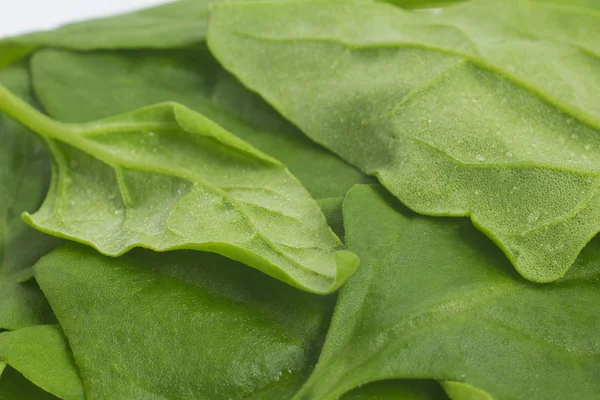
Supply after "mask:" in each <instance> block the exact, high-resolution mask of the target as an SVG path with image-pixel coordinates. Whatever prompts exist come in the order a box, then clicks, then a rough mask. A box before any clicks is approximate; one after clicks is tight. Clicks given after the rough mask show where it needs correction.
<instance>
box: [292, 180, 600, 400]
mask: <svg viewBox="0 0 600 400" xmlns="http://www.w3.org/2000/svg"><path fill="white" fill-rule="evenodd" d="M344 222H345V224H346V240H347V244H348V247H349V248H350V249H351V250H353V251H355V252H356V253H357V254H358V255H359V257H360V258H361V260H362V261H361V267H360V268H359V270H358V271H357V273H356V274H355V276H354V277H353V278H352V279H351V280H350V281H349V282H348V283H347V285H345V286H344V287H343V289H342V290H341V292H340V295H339V298H338V303H337V306H336V310H335V314H334V318H333V321H332V323H331V327H330V329H329V332H328V334H327V340H326V342H325V345H324V348H323V352H322V353H321V356H320V359H319V362H318V364H317V366H316V368H315V370H314V372H313V374H312V376H311V378H310V379H309V380H308V381H307V383H306V385H305V386H304V387H303V389H302V390H301V391H300V392H299V394H298V395H297V396H296V397H295V398H296V399H298V400H299V399H319V400H327V399H336V398H338V396H340V395H341V394H343V393H345V392H347V391H349V390H351V389H352V388H354V387H356V386H358V385H361V384H364V383H367V382H372V381H377V380H382V379H393V378H403V379H415V378H418V379H437V380H442V381H448V380H449V381H455V382H453V383H448V384H445V385H446V387H447V388H448V391H449V393H450V394H451V396H452V398H453V399H455V400H463V399H484V398H486V397H484V396H483V395H485V394H486V393H487V394H489V397H490V398H493V399H528V400H538V399H539V400H547V399H581V400H585V399H589V400H592V399H596V398H597V397H598V393H600V381H599V380H598V376H600V341H599V340H598V332H599V331H600V308H599V307H598V304H600V291H598V284H599V283H600V241H597V240H596V241H594V242H592V243H591V244H590V245H589V246H588V247H587V248H586V249H584V251H583V252H582V254H581V256H580V257H579V259H578V260H577V265H576V266H575V267H574V268H573V269H572V270H571V271H570V273H569V274H568V275H567V276H566V277H564V278H563V279H561V280H560V281H558V282H556V283H553V284H551V285H544V286H542V285H539V284H535V283H532V282H529V281H525V280H524V279H522V278H520V277H519V276H518V275H516V273H515V272H514V270H513V269H512V268H511V266H510V264H509V263H508V262H507V261H506V260H505V259H504V258H503V257H502V255H501V254H500V252H499V251H498V250H497V249H496V248H495V246H494V245H493V243H491V242H490V241H489V240H487V239H486V238H485V237H483V235H481V234H480V233H479V232H478V231H477V230H475V229H474V228H473V227H472V226H471V225H470V224H469V223H468V222H467V221H465V220H457V219H443V218H430V217H424V216H419V215H416V214H413V213H412V212H410V211H408V210H406V209H404V208H403V207H401V206H400V205H399V204H398V202H397V200H395V199H394V198H392V197H391V195H389V194H388V193H387V192H385V191H384V190H383V189H382V188H380V187H374V186H364V185H363V186H356V187H355V188H353V189H351V190H350V192H349V194H348V196H347V198H346V200H345V202H344ZM456 382H458V383H456Z"/></svg>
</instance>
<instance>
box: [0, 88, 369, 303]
mask: <svg viewBox="0 0 600 400" xmlns="http://www.w3.org/2000/svg"><path fill="white" fill-rule="evenodd" d="M0 110H3V111H5V112H6V113H7V114H8V115H10V116H12V117H14V118H15V119H17V120H19V121H20V122H22V123H24V124H26V125H28V126H29V127H30V128H31V129H32V130H33V131H35V132H37V133H39V134H40V135H42V136H43V137H44V138H46V139H47V141H48V146H49V148H50V151H51V153H52V156H53V158H54V160H55V162H56V165H57V166H56V171H55V173H54V174H53V181H52V184H51V187H50V190H49V194H48V196H47V198H46V200H45V201H44V204H43V205H42V207H41V208H40V210H38V211H37V212H36V213H35V214H33V215H31V214H28V213H26V214H24V218H25V221H26V222H27V223H28V224H30V225H31V226H34V227H36V228H37V229H39V230H41V231H43V232H45V233H49V234H52V235H56V236H59V237H64V238H68V239H72V240H75V241H79V242H82V243H86V244H89V245H91V246H93V247H95V248H96V249H98V250H99V251H100V252H102V253H104V254H108V255H112V256H118V255H121V254H123V253H125V252H127V251H128V250H130V249H131V248H133V247H145V248H150V249H153V250H157V251H166V250H174V249H182V248H188V249H196V250H207V251H213V252H216V253H220V254H223V255H226V256H228V257H230V258H233V259H236V260H241V261H244V262H245V263H247V264H248V265H250V266H252V267H254V268H257V269H259V270H261V271H263V272H265V273H267V274H268V275H271V276H273V277H275V278H277V279H280V280H282V281H284V282H287V283H289V284H291V285H294V286H296V287H298V288H301V289H303V290H307V291H313V292H317V293H327V292H331V291H334V290H336V289H337V288H338V287H339V286H340V285H341V284H342V283H343V282H344V281H345V280H346V279H347V278H348V277H349V276H350V275H351V274H352V273H353V272H354V270H355V269H356V266H357V264H358V259H357V258H356V256H355V255H354V254H352V253H350V252H348V251H346V250H343V248H342V245H341V242H340V241H339V239H338V238H337V237H336V236H335V235H334V234H333V232H332V231H331V229H330V228H329V227H328V226H327V223H326V221H325V218H324V217H323V214H322V213H321V211H320V210H319V208H318V206H317V204H316V202H315V201H314V200H313V199H312V198H311V197H310V195H309V194H308V192H306V190H305V189H304V188H303V187H302V185H301V184H300V183H299V182H298V181H297V180H296V178H295V177H294V176H293V175H291V174H290V173H289V172H288V171H287V169H286V168H285V166H283V165H282V164H281V163H280V162H279V161H277V160H275V159H273V158H271V157H269V156H267V155H265V154H264V153H261V152H260V151H258V150H256V149H255V148H254V147H252V146H250V145H249V144H247V143H246V142H244V141H242V140H240V139H238V138H237V137H236V136H234V135H232V134H231V133H229V132H227V131H226V130H224V129H223V128H221V127H220V126H219V125H217V124H215V123H214V122H212V121H211V120H209V119H207V118H206V117H204V116H202V115H201V114H198V113H195V112H194V111H192V110H190V109H188V108H186V107H184V106H181V105H179V104H177V103H162V104H158V105H155V106H150V107H146V108H141V109H139V110H136V111H132V112H130V113H128V114H123V115H120V116H115V117H111V118H108V119H104V120H100V121H95V122H91V123H87V124H64V123H60V122H57V121H55V120H52V119H50V118H48V117H46V116H45V115H43V114H41V113H39V112H38V111H37V110H35V109H33V108H32V107H30V106H29V105H27V104H26V103H25V102H23V101H21V100H20V99H18V98H17V97H15V96H14V95H13V94H11V93H10V92H9V91H7V90H6V89H4V88H3V87H1V86H0Z"/></svg>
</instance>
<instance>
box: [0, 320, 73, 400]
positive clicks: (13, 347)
mask: <svg viewBox="0 0 600 400" xmlns="http://www.w3.org/2000/svg"><path fill="white" fill-rule="evenodd" d="M0 360H1V361H3V362H4V363H6V364H8V365H9V366H11V367H12V368H14V369H15V370H17V371H19V372H20V373H21V374H22V375H23V376H24V377H26V378H27V379H29V380H30V382H32V383H33V384H35V385H37V386H38V387H40V388H42V389H44V390H45V391H47V392H49V393H52V394H54V395H56V396H57V397H58V398H60V399H64V400H83V399H84V398H85V395H84V392H83V385H82V383H81V380H80V378H79V374H78V372H77V367H76V366H75V363H74V362H73V356H72V354H71V350H70V349H69V345H68V344H67V341H66V339H65V337H64V335H63V333H62V331H61V329H60V327H59V326H58V325H37V326H31V327H28V328H23V329H19V330H16V331H13V332H3V333H0ZM1 386H2V380H0V394H1V393H2V387H1ZM23 386H25V385H23ZM26 389H27V388H26V387H21V388H20V390H19V389H17V388H15V389H14V392H15V393H19V392H20V391H21V390H22V391H23V393H22V394H23V396H24V397H23V398H24V399H26V398H27V397H26V393H27V392H26ZM31 390H32V391H34V389H31ZM47 397H52V396H47ZM36 398H37V397H32V400H35V399H36ZM44 398H45V397H44Z"/></svg>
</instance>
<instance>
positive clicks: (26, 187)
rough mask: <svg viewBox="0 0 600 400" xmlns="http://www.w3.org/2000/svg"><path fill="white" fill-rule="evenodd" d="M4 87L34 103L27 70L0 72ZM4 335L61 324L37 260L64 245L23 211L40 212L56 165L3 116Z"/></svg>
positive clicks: (0, 268) (0, 233)
mask: <svg viewBox="0 0 600 400" xmlns="http://www.w3.org/2000/svg"><path fill="white" fill-rule="evenodd" d="M0 83H2V84H5V85H7V86H8V87H10V88H11V89H12V90H13V91H14V92H15V93H17V94H18V95H19V97H21V98H23V99H24V100H26V101H28V102H33V99H32V95H31V92H30V87H29V76H28V73H27V70H26V68H25V66H24V65H20V64H16V65H13V66H11V67H10V68H7V69H4V70H2V71H0ZM0 143H1V145H0V330H3V329H19V328H23V327H26V326H30V325H37V324H43V323H52V322H54V321H55V319H54V316H53V315H52V311H51V310H50V307H49V306H48V303H47V302H46V300H45V299H44V296H43V294H42V292H41V291H40V290H39V288H38V287H37V285H36V283H35V282H34V281H28V282H25V281H26V280H28V279H29V278H30V277H31V276H32V275H33V271H32V269H31V266H32V265H33V264H34V263H35V262H36V261H37V259H38V258H39V257H40V256H42V255H43V254H45V253H46V252H48V251H49V250H51V249H52V248H53V247H54V246H56V245H57V243H58V241H57V240H56V239H55V238H52V237H50V236H46V235H43V234H41V233H39V232H37V231H35V230H34V229H32V228H29V227H28V226H27V225H26V224H25V223H24V222H23V221H22V220H21V217H20V215H21V213H22V212H23V211H34V210H35V209H37V208H38V207H39V205H40V204H41V202H42V200H43V198H44V194H45V191H46V190H47V187H48V178H49V172H50V162H49V160H48V156H47V155H46V152H45V150H44V149H43V146H42V144H41V142H40V140H39V139H38V138H36V137H35V136H34V135H33V134H31V133H30V132H29V131H27V129H25V128H24V127H23V126H21V125H19V124H18V123H16V122H15V121H13V120H12V119H10V118H8V117H7V116H5V115H2V114H0Z"/></svg>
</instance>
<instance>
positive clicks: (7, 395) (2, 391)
mask: <svg viewBox="0 0 600 400" xmlns="http://www.w3.org/2000/svg"><path fill="white" fill-rule="evenodd" d="M0 364H1V363H0ZM0 399H2V400H57V399H58V397H55V396H53V395H51V394H50V393H48V392H46V391H44V390H42V389H40V388H39V387H37V386H35V385H34V384H33V383H31V381H29V380H27V378H25V377H24V376H23V375H21V374H20V373H19V372H17V371H16V370H14V369H13V368H11V367H6V368H5V369H4V372H2V376H0Z"/></svg>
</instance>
